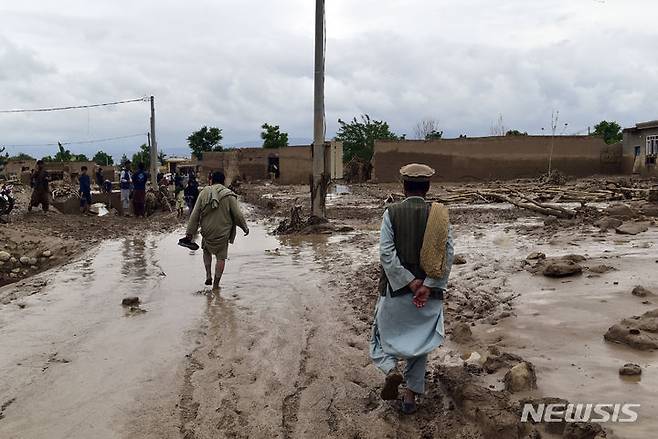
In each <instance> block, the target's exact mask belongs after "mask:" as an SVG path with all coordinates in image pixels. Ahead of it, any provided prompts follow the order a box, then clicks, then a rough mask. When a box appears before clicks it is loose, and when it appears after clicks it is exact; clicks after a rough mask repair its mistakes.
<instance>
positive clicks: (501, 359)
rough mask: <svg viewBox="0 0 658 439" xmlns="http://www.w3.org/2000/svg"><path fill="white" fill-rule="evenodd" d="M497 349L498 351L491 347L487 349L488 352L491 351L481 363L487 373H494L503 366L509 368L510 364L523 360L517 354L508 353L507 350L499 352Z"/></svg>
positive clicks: (513, 364)
mask: <svg viewBox="0 0 658 439" xmlns="http://www.w3.org/2000/svg"><path fill="white" fill-rule="evenodd" d="M497 351H498V352H496V351H495V350H492V349H491V348H490V349H489V352H491V353H490V355H488V356H487V359H486V360H485V362H484V364H483V365H482V367H483V368H484V370H485V371H486V372H487V373H495V372H497V371H498V370H499V369H502V368H504V367H506V368H511V367H512V366H515V365H517V364H519V363H522V362H523V358H521V357H520V356H518V355H515V354H510V353H508V352H503V353H501V352H500V350H497Z"/></svg>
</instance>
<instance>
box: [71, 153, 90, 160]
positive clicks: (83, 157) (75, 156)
mask: <svg viewBox="0 0 658 439" xmlns="http://www.w3.org/2000/svg"><path fill="white" fill-rule="evenodd" d="M71 161H72V162H88V161H89V157H87V156H86V155H84V154H73V156H72V157H71Z"/></svg>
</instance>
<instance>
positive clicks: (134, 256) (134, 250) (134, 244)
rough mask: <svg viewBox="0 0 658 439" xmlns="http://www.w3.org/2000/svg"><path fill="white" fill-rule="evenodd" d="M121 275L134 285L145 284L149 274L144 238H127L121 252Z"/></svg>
mask: <svg viewBox="0 0 658 439" xmlns="http://www.w3.org/2000/svg"><path fill="white" fill-rule="evenodd" d="M121 256H122V259H121V274H122V275H123V276H124V277H126V278H129V279H131V280H132V282H133V283H143V282H144V281H145V278H146V274H147V270H146V267H147V262H146V242H145V241H144V239H142V238H125V239H124V240H123V243H122V250H121Z"/></svg>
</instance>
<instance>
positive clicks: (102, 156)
mask: <svg viewBox="0 0 658 439" xmlns="http://www.w3.org/2000/svg"><path fill="white" fill-rule="evenodd" d="M91 160H92V161H93V162H94V163H96V164H97V165H100V166H110V165H113V164H114V159H113V158H112V156H111V155H109V154H107V153H106V152H105V151H98V152H97V153H96V154H95V155H94V158H93V159H91Z"/></svg>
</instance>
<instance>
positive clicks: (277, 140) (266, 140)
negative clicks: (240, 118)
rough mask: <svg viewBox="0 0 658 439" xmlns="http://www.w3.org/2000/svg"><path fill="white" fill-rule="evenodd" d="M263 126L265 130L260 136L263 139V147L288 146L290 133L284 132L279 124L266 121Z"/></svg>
mask: <svg viewBox="0 0 658 439" xmlns="http://www.w3.org/2000/svg"><path fill="white" fill-rule="evenodd" d="M261 128H262V129H263V132H262V133H260V138H261V139H263V148H266V149H274V148H283V147H285V146H288V133H282V132H281V131H280V129H279V125H270V124H268V123H264V124H263V126H262V127H261Z"/></svg>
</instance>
